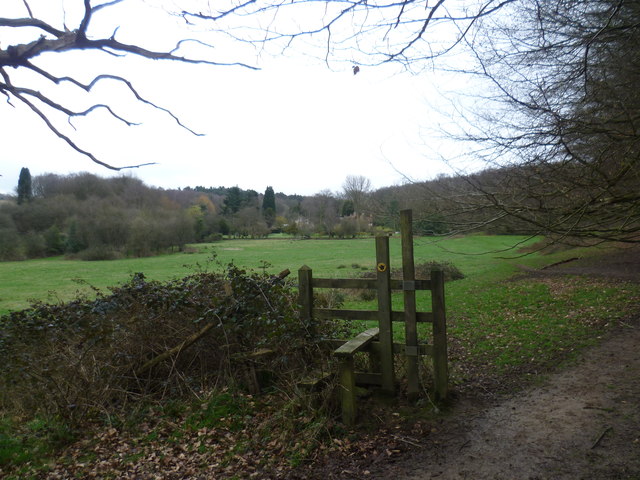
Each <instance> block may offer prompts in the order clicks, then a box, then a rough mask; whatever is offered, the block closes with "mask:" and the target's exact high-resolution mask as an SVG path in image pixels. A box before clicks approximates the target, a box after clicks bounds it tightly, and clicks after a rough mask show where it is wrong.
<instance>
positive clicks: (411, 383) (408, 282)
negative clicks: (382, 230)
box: [400, 210, 420, 399]
mask: <svg viewBox="0 0 640 480" xmlns="http://www.w3.org/2000/svg"><path fill="white" fill-rule="evenodd" d="M412 222H413V215H412V212H411V210H402V211H401V212H400V233H401V236H402V295H403V298H404V328H405V344H406V346H405V355H406V358H407V386H408V392H407V393H408V394H409V398H413V399H415V398H417V397H418V395H419V393H420V374H419V370H418V325H417V321H416V317H417V316H416V310H417V309H416V286H415V285H416V281H415V278H416V273H415V265H414V263H413V228H412Z"/></svg>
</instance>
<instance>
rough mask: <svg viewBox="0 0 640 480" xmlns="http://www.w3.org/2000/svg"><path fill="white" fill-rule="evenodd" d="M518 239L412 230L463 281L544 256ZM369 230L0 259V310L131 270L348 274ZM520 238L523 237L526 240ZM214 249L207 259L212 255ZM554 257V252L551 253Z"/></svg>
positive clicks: (423, 251)
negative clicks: (135, 253)
mask: <svg viewBox="0 0 640 480" xmlns="http://www.w3.org/2000/svg"><path fill="white" fill-rule="evenodd" d="M523 241H525V238H524V237H516V236H468V237H461V238H451V239H449V238H448V239H440V240H437V241H433V240H432V239H427V238H416V241H415V257H416V263H419V262H423V261H429V260H437V261H447V262H451V263H453V264H455V265H456V266H457V267H458V268H459V269H460V270H462V272H463V273H464V274H465V275H466V276H467V278H468V280H465V283H469V282H474V283H475V282H476V281H493V280H497V279H500V278H505V276H508V275H509V274H511V273H512V272H514V271H515V270H516V268H517V267H516V265H517V264H526V265H533V266H535V265H538V264H543V263H545V262H549V261H553V260H550V259H549V257H541V256H539V255H530V256H527V257H522V258H514V259H505V258H504V257H519V256H520V255H519V254H518V251H517V249H510V250H505V249H509V248H510V247H512V246H513V245H517V244H519V243H520V242H523ZM374 243H375V242H374V240H373V239H372V238H367V239H357V240H323V239H311V240H296V239H291V238H275V239H264V240H227V241H223V242H218V243H213V244H199V245H194V246H192V247H191V248H189V249H188V250H189V252H191V253H174V254H168V255H161V256H156V257H149V258H129V259H122V260H109V261H95V262H88V261H80V260H67V259H65V258H64V257H53V258H45V259H36V260H26V261H20V262H2V263H0V315H1V314H5V313H8V312H9V311H12V310H21V309H24V308H27V307H28V306H29V304H30V302H31V301H32V300H38V301H44V302H58V301H67V300H70V299H72V298H73V297H75V296H76V295H77V294H78V293H84V294H89V295H90V294H91V292H92V287H93V288H98V289H101V290H102V289H106V288H107V287H109V286H115V285H118V284H121V283H123V282H125V281H127V280H128V279H129V278H130V277H131V275H133V274H134V273H136V272H143V273H144V274H145V276H146V277H147V278H149V279H153V280H161V281H162V280H168V279H172V278H177V277H182V276H185V275H188V274H190V273H193V272H195V271H198V270H201V269H207V270H216V269H220V268H222V266H224V265H225V264H227V263H229V262H234V263H235V264H236V265H238V266H242V267H243V268H246V269H253V270H257V271H261V270H262V269H263V268H265V266H266V269H267V271H268V272H271V273H278V272H280V271H282V270H284V269H286V268H288V269H290V270H291V272H292V276H295V274H296V273H295V272H296V271H297V269H298V268H300V267H301V266H302V265H308V266H309V267H311V268H312V269H313V272H314V275H315V276H328V277H349V276H353V275H355V274H356V273H357V272H359V271H362V270H373V269H374V267H375V265H374V263H375V245H374ZM528 243H531V241H529V242H528ZM390 248H391V255H392V267H397V266H400V265H401V260H400V238H392V239H391V242H390ZM214 255H215V261H212V259H213V257H214ZM554 258H555V257H554Z"/></svg>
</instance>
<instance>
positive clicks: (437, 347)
mask: <svg viewBox="0 0 640 480" xmlns="http://www.w3.org/2000/svg"><path fill="white" fill-rule="evenodd" d="M431 311H432V312H433V377H434V384H435V385H434V386H435V391H436V400H444V399H445V398H447V395H448V393H449V387H448V385H449V368H448V365H447V322H446V313H445V306H444V273H443V272H442V270H432V271H431Z"/></svg>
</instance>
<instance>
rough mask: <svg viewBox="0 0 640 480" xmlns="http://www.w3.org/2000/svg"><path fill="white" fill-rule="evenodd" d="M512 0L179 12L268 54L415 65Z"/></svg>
mask: <svg viewBox="0 0 640 480" xmlns="http://www.w3.org/2000/svg"><path fill="white" fill-rule="evenodd" d="M512 1H515V0H467V1H464V2H460V1H453V0H435V1H433V2H429V1H426V2H425V1H422V0H421V1H417V0H401V1H384V0H382V1H369V0H321V1H317V0H291V1H288V2H281V1H273V0H241V1H240V2H229V4H228V5H227V6H226V7H225V6H221V4H220V3H216V4H215V8H214V7H213V6H211V5H210V4H206V3H205V2H192V5H194V6H192V7H191V8H188V7H185V9H184V10H183V11H182V12H180V13H179V15H181V16H182V17H183V18H184V20H185V21H186V22H187V23H189V24H192V25H206V26H207V27H208V28H212V29H214V30H217V31H219V32H221V33H223V34H224V35H227V36H229V37H230V38H232V39H233V40H235V41H237V42H242V43H251V44H253V45H256V46H257V47H258V48H260V49H265V48H266V49H270V50H269V51H271V52H273V53H276V52H279V53H284V52H286V51H287V50H288V49H290V48H294V47H295V46H296V45H298V44H301V45H302V48H303V49H304V51H305V52H306V53H307V54H310V52H311V54H315V55H316V56H317V57H318V58H323V59H324V60H325V61H327V62H330V61H345V62H355V63H356V64H359V65H379V64H382V63H385V62H399V63H401V64H402V65H404V66H405V67H407V68H409V69H412V70H413V69H422V68H425V67H427V66H429V65H430V64H429V62H428V61H431V60H433V59H435V58H437V57H440V56H443V55H445V54H447V53H449V52H451V51H452V50H453V49H454V48H455V47H456V46H457V45H458V44H460V42H461V41H462V40H463V38H464V37H465V36H466V35H467V34H468V33H469V32H470V31H471V29H472V28H473V26H474V25H475V23H476V22H478V21H479V20H480V19H482V18H484V17H488V16H491V15H493V14H495V13H496V12H497V11H499V10H500V9H501V8H502V7H504V6H505V5H507V4H509V3H511V2H512ZM222 5H224V4H222ZM194 7H195V8H194ZM355 66H357V65H355ZM355 66H354V67H355ZM357 71H359V69H358V70H355V69H354V72H355V73H357Z"/></svg>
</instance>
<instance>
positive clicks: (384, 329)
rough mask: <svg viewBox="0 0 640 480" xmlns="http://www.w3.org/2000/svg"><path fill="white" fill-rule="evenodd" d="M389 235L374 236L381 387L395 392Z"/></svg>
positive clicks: (389, 391) (386, 390) (391, 392)
mask: <svg viewBox="0 0 640 480" xmlns="http://www.w3.org/2000/svg"><path fill="white" fill-rule="evenodd" d="M389 260H390V256H389V237H387V236H384V237H376V273H377V284H378V326H379V328H380V336H379V338H380V344H381V345H380V346H381V349H380V366H381V372H382V389H383V390H384V391H385V392H387V393H390V394H393V393H394V392H395V379H394V372H393V327H392V320H391V265H390V263H389Z"/></svg>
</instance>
